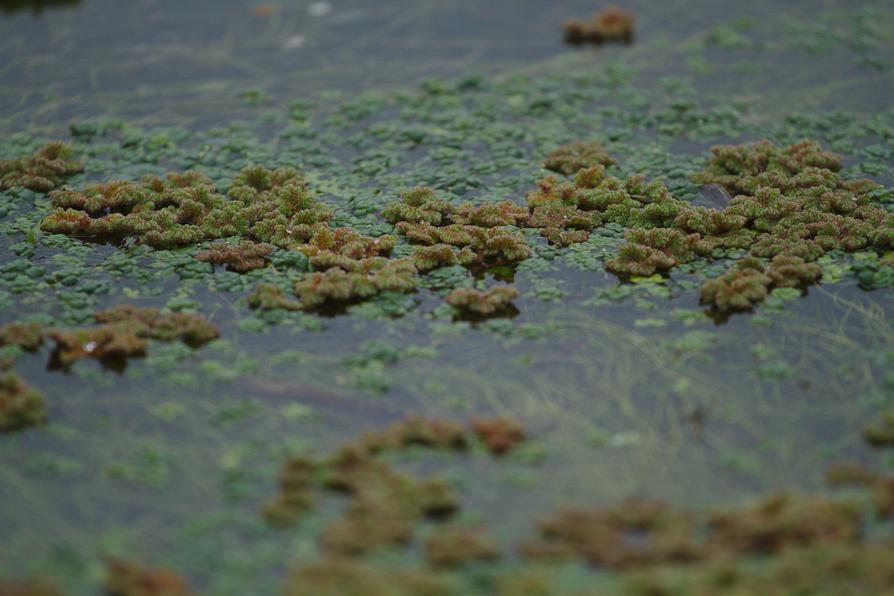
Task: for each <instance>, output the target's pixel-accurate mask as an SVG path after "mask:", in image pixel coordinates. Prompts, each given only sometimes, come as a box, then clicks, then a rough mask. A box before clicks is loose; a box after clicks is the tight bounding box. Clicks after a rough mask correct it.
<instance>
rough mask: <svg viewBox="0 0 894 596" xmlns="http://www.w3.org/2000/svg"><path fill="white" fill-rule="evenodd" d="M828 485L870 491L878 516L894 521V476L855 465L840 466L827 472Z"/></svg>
mask: <svg viewBox="0 0 894 596" xmlns="http://www.w3.org/2000/svg"><path fill="white" fill-rule="evenodd" d="M826 483H827V484H829V486H832V487H841V486H845V487H846V486H856V487H862V488H865V489H868V490H869V491H871V493H872V501H873V505H874V506H875V512H876V514H877V515H878V516H879V517H880V518H883V519H894V476H892V475H890V474H883V473H879V472H874V471H872V470H870V469H867V468H864V467H862V466H857V465H853V464H839V465H836V466H832V467H831V468H829V469H828V470H827V471H826Z"/></svg>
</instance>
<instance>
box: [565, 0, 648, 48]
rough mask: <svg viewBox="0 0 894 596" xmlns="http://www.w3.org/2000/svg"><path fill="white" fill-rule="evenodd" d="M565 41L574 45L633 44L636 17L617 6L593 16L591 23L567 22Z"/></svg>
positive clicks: (574, 20)
mask: <svg viewBox="0 0 894 596" xmlns="http://www.w3.org/2000/svg"><path fill="white" fill-rule="evenodd" d="M563 27H564V28H565V41H566V42H567V43H570V44H573V45H580V44H583V43H593V44H602V43H606V42H623V43H631V42H633V35H634V30H635V27H636V15H635V14H633V12H631V11H629V10H623V9H621V8H618V7H617V6H609V7H608V8H606V9H604V10H601V11H599V12H597V13H596V14H594V15H593V17H592V18H591V19H590V20H589V21H584V20H581V19H572V20H568V21H566V22H565V24H564V25H563Z"/></svg>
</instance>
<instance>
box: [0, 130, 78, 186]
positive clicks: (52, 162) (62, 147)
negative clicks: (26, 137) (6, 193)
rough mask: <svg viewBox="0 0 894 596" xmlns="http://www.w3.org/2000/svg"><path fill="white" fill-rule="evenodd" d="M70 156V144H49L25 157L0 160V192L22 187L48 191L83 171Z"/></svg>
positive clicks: (71, 151)
mask: <svg viewBox="0 0 894 596" xmlns="http://www.w3.org/2000/svg"><path fill="white" fill-rule="evenodd" d="M73 155H74V151H73V150H72V148H71V146H70V145H68V144H66V143H63V142H61V141H51V142H49V143H47V144H46V145H44V146H43V147H42V148H40V149H38V150H37V151H35V152H34V153H33V154H32V155H29V156H27V157H20V158H18V159H4V160H0V190H6V189H9V188H15V187H23V188H27V189H29V190H34V191H38V192H49V191H51V190H53V189H54V188H56V187H58V186H59V185H60V184H62V181H63V180H64V179H65V178H67V177H69V176H73V175H75V174H78V173H80V172H83V171H84V165H83V164H82V163H81V162H79V161H77V160H75V159H72V156H73Z"/></svg>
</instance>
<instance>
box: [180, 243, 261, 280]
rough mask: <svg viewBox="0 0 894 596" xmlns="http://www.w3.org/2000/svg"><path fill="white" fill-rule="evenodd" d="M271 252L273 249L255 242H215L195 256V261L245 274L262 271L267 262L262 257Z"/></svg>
mask: <svg viewBox="0 0 894 596" xmlns="http://www.w3.org/2000/svg"><path fill="white" fill-rule="evenodd" d="M271 252H273V247H272V246H268V245H266V244H258V243H256V242H240V243H239V244H227V243H225V242H216V243H214V244H212V245H211V246H209V247H208V248H207V249H206V250H203V251H201V252H199V253H197V254H196V260H198V261H203V262H205V263H211V264H212V265H226V267H227V269H229V270H230V271H235V272H237V273H245V272H247V271H254V270H255V269H262V268H264V267H266V266H267V264H268V261H267V259H265V258H264V257H267V256H268V255H270V253H271Z"/></svg>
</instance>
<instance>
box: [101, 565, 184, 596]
mask: <svg viewBox="0 0 894 596" xmlns="http://www.w3.org/2000/svg"><path fill="white" fill-rule="evenodd" d="M103 589H104V590H105V591H106V593H107V594H108V595H109V596H188V595H189V594H192V592H191V591H190V589H189V587H188V585H187V583H186V580H184V579H183V578H182V577H181V576H180V575H179V574H177V573H175V572H173V571H170V570H168V569H152V568H148V567H143V566H140V565H137V564H135V563H132V562H129V561H122V560H119V559H113V560H111V561H109V563H108V566H107V568H106V578H105V582H104V583H103Z"/></svg>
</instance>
